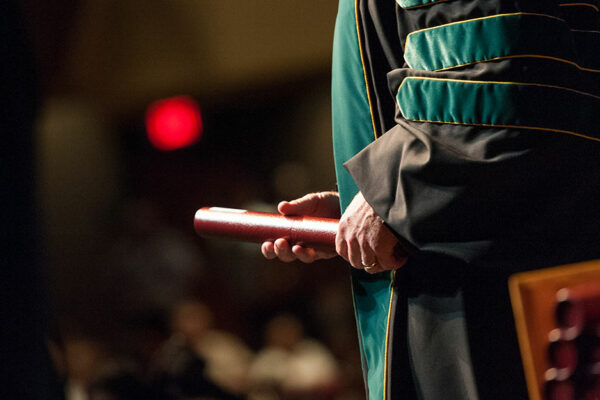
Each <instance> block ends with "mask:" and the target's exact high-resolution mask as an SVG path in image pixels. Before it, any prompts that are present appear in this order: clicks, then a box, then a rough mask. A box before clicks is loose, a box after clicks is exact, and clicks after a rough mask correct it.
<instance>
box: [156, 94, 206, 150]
mask: <svg viewBox="0 0 600 400" xmlns="http://www.w3.org/2000/svg"><path fill="white" fill-rule="evenodd" d="M146 131H147V132H148V139H149V140H150V143H152V145H153V146H154V147H156V148H157V149H159V150H165V151H168V150H175V149H179V148H182V147H186V146H189V145H191V144H193V143H195V142H197V141H198V140H199V139H200V137H201V136H202V116H201V114H200V108H199V107H198V104H196V102H195V101H194V100H193V99H192V98H190V97H187V96H177V97H171V98H168V99H164V100H158V101H156V102H154V103H152V104H151V105H150V106H149V107H148V110H147V111H146Z"/></svg>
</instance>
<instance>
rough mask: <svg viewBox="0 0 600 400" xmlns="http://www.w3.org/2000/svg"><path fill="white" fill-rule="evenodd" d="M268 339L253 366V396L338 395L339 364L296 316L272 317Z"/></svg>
mask: <svg viewBox="0 0 600 400" xmlns="http://www.w3.org/2000/svg"><path fill="white" fill-rule="evenodd" d="M265 342H266V343H265V347H264V348H263V349H262V350H261V351H260V352H259V353H258V354H257V356H256V358H255V359H254V361H253V363H252V366H251V368H250V374H249V378H250V382H251V392H250V398H251V399H253V400H276V399H332V398H334V396H335V395H336V393H337V390H338V389H339V386H340V368H339V366H338V363H337V361H336V360H335V358H334V357H333V355H332V354H331V352H330V351H329V350H328V349H327V348H326V347H325V346H324V345H322V344H321V343H319V342H318V341H316V340H314V339H308V338H306V337H305V336H304V329H303V327H302V324H301V322H300V321H299V320H298V319H297V318H296V317H294V316H292V315H289V314H283V315H278V316H276V317H275V318H273V319H272V320H270V321H269V322H268V323H267V325H266V328H265Z"/></svg>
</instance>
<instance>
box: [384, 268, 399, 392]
mask: <svg viewBox="0 0 600 400" xmlns="http://www.w3.org/2000/svg"><path fill="white" fill-rule="evenodd" d="M395 283H396V270H394V271H393V272H392V288H391V291H390V305H389V307H388V317H387V328H386V332H385V356H384V363H385V364H384V367H383V400H387V393H388V388H387V383H388V350H389V348H390V326H391V321H392V304H393V302H394V284H395Z"/></svg>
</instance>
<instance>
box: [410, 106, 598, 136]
mask: <svg viewBox="0 0 600 400" xmlns="http://www.w3.org/2000/svg"><path fill="white" fill-rule="evenodd" d="M400 112H402V109H400ZM402 116H404V113H402ZM405 119H406V120H407V121H413V122H431V123H437V124H450V125H473V126H484V127H488V128H510V129H531V130H534V131H545V132H557V133H566V134H567V135H573V136H578V137H581V138H584V139H589V140H593V141H596V142H600V139H598V138H595V137H593V136H587V135H584V134H582V133H577V132H572V131H565V130H562V129H552V128H541V127H537V126H520V125H494V124H478V123H469V122H452V121H429V120H426V119H410V118H406V117H405Z"/></svg>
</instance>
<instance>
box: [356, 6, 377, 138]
mask: <svg viewBox="0 0 600 400" xmlns="http://www.w3.org/2000/svg"><path fill="white" fill-rule="evenodd" d="M354 16H355V18H356V37H357V38H358V49H359V51H360V63H361V64H362V69H363V75H364V78H365V88H366V89H367V100H368V102H369V114H370V115H371V124H372V126H373V136H374V137H375V139H377V137H378V135H377V129H376V127H375V116H374V115H373V104H372V102H371V91H370V90H369V81H368V79H367V69H366V68H365V55H364V52H363V43H362V38H361V35H360V21H359V18H358V0H356V1H355V2H354Z"/></svg>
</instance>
